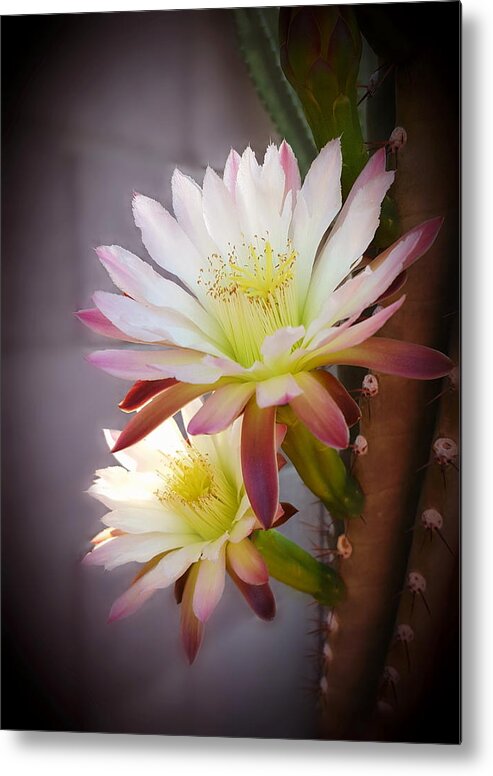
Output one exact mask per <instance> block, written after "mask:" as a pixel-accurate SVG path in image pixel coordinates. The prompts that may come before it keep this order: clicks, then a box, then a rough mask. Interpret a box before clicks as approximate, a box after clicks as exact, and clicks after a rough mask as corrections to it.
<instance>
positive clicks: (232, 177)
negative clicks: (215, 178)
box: [223, 148, 241, 199]
mask: <svg viewBox="0 0 493 776" xmlns="http://www.w3.org/2000/svg"><path fill="white" fill-rule="evenodd" d="M240 161H241V156H240V155H239V153H238V152H237V151H235V150H234V148H232V149H231V151H230V152H229V154H228V158H227V159H226V164H225V165H224V175H223V181H224V185H225V186H226V188H227V189H228V191H229V193H230V194H231V196H232V197H233V199H234V197H235V189H236V178H237V177H238V169H239V167H240Z"/></svg>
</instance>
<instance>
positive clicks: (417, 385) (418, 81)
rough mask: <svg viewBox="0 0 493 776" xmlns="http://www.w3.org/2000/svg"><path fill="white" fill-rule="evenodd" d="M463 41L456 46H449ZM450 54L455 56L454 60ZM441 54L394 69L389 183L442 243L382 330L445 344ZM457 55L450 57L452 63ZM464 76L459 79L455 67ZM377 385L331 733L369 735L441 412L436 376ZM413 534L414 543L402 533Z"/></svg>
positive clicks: (408, 212)
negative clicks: (403, 140)
mask: <svg viewBox="0 0 493 776" xmlns="http://www.w3.org/2000/svg"><path fill="white" fill-rule="evenodd" d="M455 44H456V41H451V46H452V50H453V46H454V45H455ZM454 55H455V51H453V53H452V58H453V56H454ZM444 56H445V55H444V52H443V51H440V52H438V51H434V50H433V47H432V46H431V45H430V46H429V47H428V48H427V49H424V50H422V51H421V53H420V54H419V55H417V56H416V58H415V59H414V60H413V61H412V62H410V63H408V64H406V65H403V66H399V67H398V68H397V69H396V74H395V79H396V111H397V117H396V123H398V124H399V125H401V126H403V127H405V128H406V130H407V133H408V138H409V141H408V144H407V146H406V147H405V149H403V151H402V153H401V155H400V157H399V169H398V175H397V177H396V184H395V186H394V189H393V194H394V196H395V199H396V202H397V205H398V210H399V214H400V219H401V231H402V232H405V231H406V230H408V229H410V228H411V227H413V226H415V225H417V224H418V223H420V222H422V221H425V220H426V219H428V218H431V217H433V216H439V215H442V216H445V223H444V225H443V227H442V230H441V233H440V234H439V236H438V238H437V241H436V242H435V244H434V246H433V247H432V248H431V250H430V251H429V253H428V254H427V255H426V256H424V257H423V258H422V259H421V260H420V262H419V263H418V264H417V265H416V266H415V267H412V268H411V269H410V271H409V273H408V281H407V289H406V290H407V301H406V304H405V305H404V306H403V308H402V309H401V310H400V311H399V313H398V314H397V315H396V316H395V317H394V318H393V319H392V320H391V321H390V322H389V323H388V324H387V325H386V326H385V330H384V331H383V332H382V333H383V334H384V336H388V337H395V338H397V339H403V340H407V341H412V342H417V343H420V344H423V345H428V346H431V347H435V348H438V349H443V347H444V346H445V345H446V342H447V338H448V337H447V329H448V327H449V324H450V320H451V319H450V318H447V317H445V316H447V314H449V313H451V312H452V311H454V310H456V309H457V302H456V300H455V298H454V294H455V292H456V280H457V275H458V260H457V259H458V245H459V240H458V170H459V161H458V160H459V157H458V123H457V116H456V114H455V110H456V104H457V101H456V96H455V94H454V95H450V94H449V93H448V90H447V88H444V83H445V85H447V84H448V76H447V78H445V76H444V75H443V74H442V67H443V64H442V62H441V61H440V58H443V57H444ZM452 61H453V60H452ZM457 77H458V74H457ZM379 383H380V392H379V394H378V396H376V397H375V398H374V399H371V420H369V414H368V411H365V412H364V415H363V420H362V423H361V433H362V434H363V435H364V436H365V437H366V439H367V440H368V448H369V449H368V454H367V455H366V456H365V457H364V458H360V459H359V460H357V462H356V465H355V469H354V473H355V475H356V477H357V479H358V480H359V482H360V484H361V486H362V488H363V490H364V492H365V495H366V504H365V511H364V517H365V522H364V523H363V522H362V521H356V522H354V523H352V524H351V527H350V539H351V543H352V545H353V553H352V556H351V558H349V559H348V560H345V561H342V562H341V574H342V577H343V579H344V581H345V583H346V586H347V589H348V596H347V600H346V602H345V603H344V604H342V605H341V606H340V607H338V609H337V618H338V621H339V622H340V628H339V630H338V633H337V634H335V635H334V637H333V639H332V640H331V647H332V650H333V659H332V661H331V662H330V665H329V667H328V670H327V680H328V689H327V703H326V706H325V709H326V712H325V715H324V720H323V729H324V735H325V736H326V737H327V738H353V739H354V738H361V739H364V738H365V737H366V736H367V733H366V732H365V722H366V719H367V717H368V715H369V714H370V712H371V709H372V707H373V702H374V698H375V695H376V691H377V687H378V681H379V678H380V676H381V672H382V669H383V665H384V660H385V655H386V651H387V647H388V644H389V640H390V638H391V636H392V628H393V623H394V619H395V612H396V607H397V603H398V594H399V592H400V589H401V586H402V579H403V575H404V571H405V568H406V563H407V555H408V551H409V545H410V541H411V534H410V533H407V534H406V531H407V530H408V529H409V527H410V526H411V525H412V523H413V520H414V516H415V513H416V507H417V503H418V499H419V492H420V485H421V482H422V479H423V472H421V473H417V469H418V468H419V467H420V465H421V464H422V463H423V461H425V460H426V459H427V455H428V451H429V446H430V442H431V435H432V430H433V427H434V415H435V412H436V408H435V407H434V406H433V405H430V406H427V403H428V402H429V400H430V399H431V398H432V397H433V396H434V395H436V393H437V383H436V382H435V381H433V382H429V383H428V382H418V381H413V380H405V379H401V378H396V377H389V376H385V375H379ZM406 536H407V539H406Z"/></svg>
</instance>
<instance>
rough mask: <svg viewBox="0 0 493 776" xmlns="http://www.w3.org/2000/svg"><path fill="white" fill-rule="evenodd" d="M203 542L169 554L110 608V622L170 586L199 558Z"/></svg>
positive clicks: (134, 609) (135, 608)
mask: <svg viewBox="0 0 493 776" xmlns="http://www.w3.org/2000/svg"><path fill="white" fill-rule="evenodd" d="M204 544H205V543H204V542H200V543H197V544H191V545H190V546H188V547H183V548H182V549H180V550H176V552H170V553H169V554H168V555H166V556H165V557H164V558H163V559H162V560H161V561H159V563H158V564H157V566H156V567H155V568H153V569H151V571H148V572H147V574H144V576H143V577H141V578H140V579H139V580H138V581H137V582H135V584H133V585H132V586H131V587H130V588H129V589H128V590H127V591H126V592H125V593H124V594H123V595H122V596H120V598H118V599H117V600H116V601H115V603H114V604H113V606H112V608H111V613H110V620H118V619H120V618H122V617H128V615H130V614H133V612H135V611H136V610H137V609H139V607H140V606H142V604H143V603H145V601H147V600H148V599H149V598H150V596H151V595H152V593H153V592H154V591H155V590H158V589H160V588H163V587H168V586H169V585H172V584H173V582H176V580H177V579H178V578H179V577H181V576H182V574H184V573H185V571H187V569H188V568H189V567H190V566H191V565H192V563H195V561H196V560H197V559H198V558H199V557H200V553H201V552H202V549H203V547H204Z"/></svg>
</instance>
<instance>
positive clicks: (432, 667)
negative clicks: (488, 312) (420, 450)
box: [372, 325, 460, 741]
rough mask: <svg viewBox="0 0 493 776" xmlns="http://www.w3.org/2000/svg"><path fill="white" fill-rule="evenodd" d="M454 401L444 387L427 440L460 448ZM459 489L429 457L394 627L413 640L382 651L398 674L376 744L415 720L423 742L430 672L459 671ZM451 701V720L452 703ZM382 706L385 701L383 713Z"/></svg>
mask: <svg viewBox="0 0 493 776" xmlns="http://www.w3.org/2000/svg"><path fill="white" fill-rule="evenodd" d="M454 328H455V330H454V332H453V335H452V342H451V346H450V351H449V354H450V356H451V358H452V359H454V361H456V362H457V359H458V325H456V326H455V327H454ZM459 404H460V402H459V392H458V390H450V389H448V390H447V388H445V389H444V391H443V395H442V396H441V398H440V403H439V410H438V416H437V422H436V425H435V432H434V435H433V439H434V440H435V439H437V438H439V437H448V438H450V439H452V440H453V441H454V442H456V444H457V445H459ZM459 485H460V477H459V472H458V471H457V469H456V467H455V466H454V465H452V464H449V465H448V466H446V467H444V468H443V470H442V467H441V466H440V464H439V463H437V462H436V461H435V460H434V458H433V455H432V453H430V463H429V465H428V466H427V467H426V474H425V480H424V483H423V488H422V491H421V498H420V502H419V505H418V509H417V513H416V518H415V522H414V527H413V532H412V535H413V542H412V546H411V551H410V553H409V559H408V564H407V569H406V573H405V575H404V579H403V582H402V589H403V592H402V594H401V597H400V603H399V608H398V611H397V617H396V623H395V627H396V629H397V628H398V627H399V626H400V625H402V624H409V625H410V626H411V628H412V629H413V632H414V638H413V641H412V643H411V644H410V645H409V647H408V653H407V654H406V650H405V649H403V648H402V645H399V643H398V642H396V641H393V642H391V645H390V648H389V650H388V653H387V657H386V660H385V664H386V665H387V666H391V667H392V668H394V669H395V670H396V671H397V672H398V676H399V681H398V684H397V685H396V687H395V693H394V689H393V688H389V687H388V686H386V684H385V682H383V683H382V684H381V685H380V688H379V693H378V696H379V700H378V701H377V706H376V709H375V716H374V719H373V721H372V725H373V726H374V730H375V735H376V736H377V737H378V738H380V739H382V738H384V739H390V740H395V731H398V730H406V729H408V730H409V728H410V727H412V726H413V725H414V726H415V727H416V722H414V720H419V721H420V723H421V724H420V725H419V727H418V729H417V731H416V732H417V738H418V740H424V741H426V740H427V725H426V722H429V720H428V719H426V717H425V719H423V720H421V718H420V717H421V716H424V715H420V714H419V705H420V701H421V699H422V696H423V694H424V692H425V691H426V689H427V687H428V686H430V685H433V682H434V678H435V675H439V674H440V673H441V667H442V666H443V665H445V666H446V670H448V671H450V672H451V673H452V674H453V675H455V676H456V677H458V676H459V674H460V663H459V656H458V643H457V640H458V634H457V633H456V630H457V625H458V614H459V589H458V584H457V583H458V563H459ZM426 510H434V511H433V512H432V513H431V517H429V518H427V513H426ZM433 518H435V520H433ZM435 521H436V522H435ZM441 521H443V524H441ZM430 525H431V526H432V527H430ZM416 573H418V574H420V575H421V576H422V577H423V579H424V580H425V582H426V589H425V590H424V592H423V596H424V597H422V596H421V595H420V594H419V593H418V594H417V595H416V594H415V595H414V596H413V593H412V590H411V589H410V587H409V581H411V587H412V582H413V576H412V575H415V574H416ZM419 581H420V580H419V578H418V582H419ZM389 689H390V692H389ZM457 690H458V687H457ZM456 701H457V706H456V714H457V721H458V717H459V708H458V699H457V698H456ZM382 702H383V703H384V704H387V705H384V706H383V709H382ZM431 713H433V712H432V711H431ZM452 713H453V712H452ZM444 732H445V734H447V733H448V734H449V735H450V733H451V732H453V731H450V730H447V726H445V731H444Z"/></svg>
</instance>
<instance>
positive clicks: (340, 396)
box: [317, 370, 361, 427]
mask: <svg viewBox="0 0 493 776" xmlns="http://www.w3.org/2000/svg"><path fill="white" fill-rule="evenodd" d="M317 378H318V379H319V380H320V382H321V383H322V385H323V386H324V388H325V389H326V390H327V391H328V392H329V393H330V395H331V396H332V398H333V399H334V401H335V402H336V404H337V405H338V407H339V409H340V410H341V412H342V414H343V415H344V417H345V419H346V423H347V425H348V426H349V427H351V426H354V424H355V423H357V422H358V420H359V419H360V418H361V410H360V408H359V405H358V404H357V403H356V402H355V401H354V399H353V397H352V396H351V395H350V394H349V393H348V392H347V391H346V389H345V388H344V386H343V385H342V383H341V382H339V380H338V379H337V377H334V375H332V374H331V373H330V372H325V371H324V370H320V371H318V372H317Z"/></svg>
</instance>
